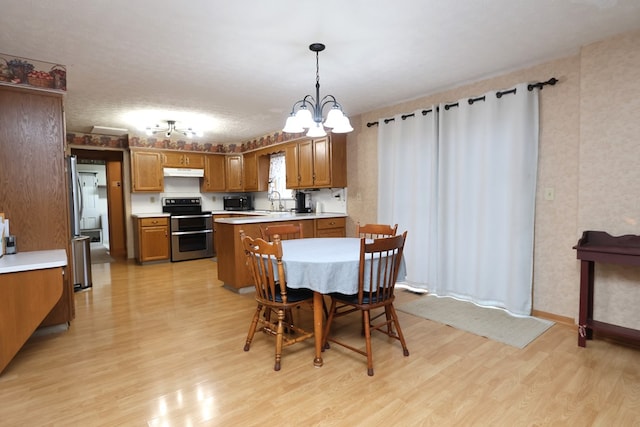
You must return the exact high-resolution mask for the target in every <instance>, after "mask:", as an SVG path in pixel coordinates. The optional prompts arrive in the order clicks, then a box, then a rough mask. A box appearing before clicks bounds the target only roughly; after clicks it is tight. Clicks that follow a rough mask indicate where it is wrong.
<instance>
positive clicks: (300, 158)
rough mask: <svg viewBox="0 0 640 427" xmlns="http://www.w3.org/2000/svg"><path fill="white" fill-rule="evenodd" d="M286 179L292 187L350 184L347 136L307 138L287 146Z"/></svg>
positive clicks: (288, 185)
mask: <svg viewBox="0 0 640 427" xmlns="http://www.w3.org/2000/svg"><path fill="white" fill-rule="evenodd" d="M285 158H286V175H287V176H286V183H287V188H290V189H306V188H330V187H346V186H347V145H346V136H345V135H343V134H335V135H330V136H326V137H322V138H317V139H305V140H301V141H297V142H294V143H291V144H289V145H287V146H286V147H285Z"/></svg>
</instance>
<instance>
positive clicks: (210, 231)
mask: <svg viewBox="0 0 640 427" xmlns="http://www.w3.org/2000/svg"><path fill="white" fill-rule="evenodd" d="M202 233H213V230H196V231H172V232H171V235H172V236H186V235H187V234H202Z"/></svg>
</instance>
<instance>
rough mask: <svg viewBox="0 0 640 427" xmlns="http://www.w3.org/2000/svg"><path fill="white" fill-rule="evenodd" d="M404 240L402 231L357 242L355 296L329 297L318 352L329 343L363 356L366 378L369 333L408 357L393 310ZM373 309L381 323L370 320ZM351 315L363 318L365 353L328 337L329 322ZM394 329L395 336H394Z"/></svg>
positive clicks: (369, 364)
mask: <svg viewBox="0 0 640 427" xmlns="http://www.w3.org/2000/svg"><path fill="white" fill-rule="evenodd" d="M406 238H407V232H406V231H405V232H404V233H403V234H401V235H397V236H392V237H385V238H381V239H375V240H373V241H370V240H368V239H365V238H362V239H360V266H359V276H358V293H357V294H354V295H344V294H339V293H333V294H331V307H330V308H329V318H328V319H327V324H326V326H325V330H324V332H323V336H322V348H323V349H324V348H327V343H328V342H329V341H330V342H333V343H336V344H338V345H341V346H343V347H345V348H348V349H349V350H353V351H355V352H356V353H359V354H362V355H363V356H366V357H367V374H368V375H369V376H372V375H373V353H372V349H371V331H379V332H382V333H384V334H385V335H388V336H389V337H391V338H395V339H397V340H398V341H400V344H401V345H402V352H403V354H404V355H405V356H408V355H409V350H408V349H407V344H406V342H405V340H404V335H402V329H401V328H400V322H398V315H397V314H396V310H395V308H394V307H393V301H394V300H395V295H394V288H395V284H396V280H397V278H398V269H399V268H400V263H401V262H402V252H403V250H404V242H405V240H406ZM376 308H384V314H385V317H384V319H381V320H379V321H378V319H380V317H374V318H372V317H371V310H373V309H376ZM353 312H361V313H362V315H363V318H364V319H363V323H364V338H365V350H362V349H361V348H356V347H354V346H353V345H351V344H349V343H347V342H345V341H344V340H343V339H337V338H336V337H334V336H332V335H330V334H331V326H332V323H333V320H334V319H336V318H338V317H342V316H345V315H347V314H350V313H353ZM394 326H395V330H396V331H397V332H394V329H393V327H394Z"/></svg>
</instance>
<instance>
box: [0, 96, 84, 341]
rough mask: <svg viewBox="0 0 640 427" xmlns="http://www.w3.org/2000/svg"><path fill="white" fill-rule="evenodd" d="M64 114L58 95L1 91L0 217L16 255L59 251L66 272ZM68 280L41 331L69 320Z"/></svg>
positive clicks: (71, 295) (71, 313)
mask: <svg viewBox="0 0 640 427" xmlns="http://www.w3.org/2000/svg"><path fill="white" fill-rule="evenodd" d="M63 111H64V109H63V95H62V94H60V93H53V92H47V91H42V90H35V89H28V88H21V87H11V86H0V212H3V213H4V216H5V218H7V219H9V221H10V223H11V234H14V235H16V236H17V237H18V251H19V252H23V253H24V252H31V251H40V250H50V249H64V250H66V254H67V265H69V266H70V265H72V261H73V260H72V259H71V256H70V254H71V246H70V244H71V230H70V214H69V196H68V186H67V166H66V159H65V154H67V153H65V135H64V114H63ZM10 256H12V255H5V258H8V257H10ZM70 270H71V269H69V270H67V271H70ZM71 274H72V272H71ZM71 274H65V276H64V277H63V278H62V280H63V288H62V296H60V297H59V299H57V303H56V304H55V306H54V307H53V309H52V310H51V311H50V312H49V314H48V315H47V317H46V318H45V319H44V321H43V322H42V324H41V326H49V325H58V324H64V323H69V322H70V321H71V320H72V319H73V318H74V316H75V305H74V292H73V282H72V279H71V277H70V276H71ZM45 314H47V313H45ZM0 341H2V339H0ZM0 347H2V343H1V342H0Z"/></svg>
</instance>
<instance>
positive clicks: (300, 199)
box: [296, 191, 311, 213]
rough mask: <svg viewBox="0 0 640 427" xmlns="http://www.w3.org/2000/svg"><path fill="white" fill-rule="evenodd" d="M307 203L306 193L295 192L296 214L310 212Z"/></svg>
mask: <svg viewBox="0 0 640 427" xmlns="http://www.w3.org/2000/svg"><path fill="white" fill-rule="evenodd" d="M309 202H310V200H308V198H307V194H306V193H303V192H302V191H298V192H296V213H309V212H311V207H310V206H309Z"/></svg>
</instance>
